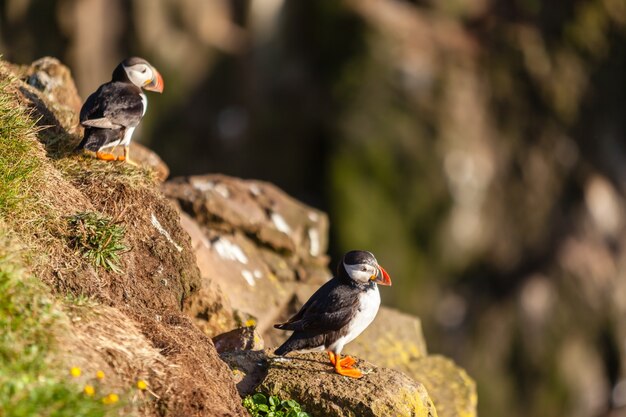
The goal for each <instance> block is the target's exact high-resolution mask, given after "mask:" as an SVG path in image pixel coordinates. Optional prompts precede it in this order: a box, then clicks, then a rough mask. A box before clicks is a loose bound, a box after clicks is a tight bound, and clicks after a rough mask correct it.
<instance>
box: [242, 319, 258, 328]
mask: <svg viewBox="0 0 626 417" xmlns="http://www.w3.org/2000/svg"><path fill="white" fill-rule="evenodd" d="M244 325H245V326H246V327H251V326H256V320H255V319H248V320H246V322H245V323H244Z"/></svg>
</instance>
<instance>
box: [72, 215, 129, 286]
mask: <svg viewBox="0 0 626 417" xmlns="http://www.w3.org/2000/svg"><path fill="white" fill-rule="evenodd" d="M68 225H69V236H68V238H69V241H70V245H71V246H72V247H74V248H75V249H77V250H78V251H80V252H81V253H82V254H83V256H84V257H85V258H87V259H89V261H90V262H91V263H92V264H93V265H94V266H95V267H101V268H104V269H106V270H107V271H113V272H115V273H118V274H119V273H121V272H122V270H121V267H120V258H119V255H120V254H122V253H124V252H126V251H127V248H126V246H124V244H123V239H124V234H125V232H126V230H125V229H124V227H122V226H120V225H119V224H117V223H116V222H115V221H114V220H113V219H111V218H109V217H105V216H102V215H100V214H98V213H93V212H86V213H78V214H75V215H73V216H70V217H69V218H68Z"/></svg>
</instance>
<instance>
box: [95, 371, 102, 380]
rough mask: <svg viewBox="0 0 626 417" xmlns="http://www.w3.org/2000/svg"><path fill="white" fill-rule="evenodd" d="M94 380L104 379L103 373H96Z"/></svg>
mask: <svg viewBox="0 0 626 417" xmlns="http://www.w3.org/2000/svg"><path fill="white" fill-rule="evenodd" d="M96 378H98V379H104V371H98V372H96Z"/></svg>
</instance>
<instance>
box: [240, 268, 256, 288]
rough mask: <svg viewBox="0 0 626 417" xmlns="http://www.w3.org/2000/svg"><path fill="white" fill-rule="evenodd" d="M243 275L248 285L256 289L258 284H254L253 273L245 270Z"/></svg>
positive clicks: (242, 272)
mask: <svg viewBox="0 0 626 417" xmlns="http://www.w3.org/2000/svg"><path fill="white" fill-rule="evenodd" d="M241 275H242V276H243V278H244V279H245V280H246V282H247V283H248V285H250V286H251V287H254V286H255V285H256V283H255V282H254V275H253V274H252V272H250V271H248V270H247V269H244V270H243V271H241Z"/></svg>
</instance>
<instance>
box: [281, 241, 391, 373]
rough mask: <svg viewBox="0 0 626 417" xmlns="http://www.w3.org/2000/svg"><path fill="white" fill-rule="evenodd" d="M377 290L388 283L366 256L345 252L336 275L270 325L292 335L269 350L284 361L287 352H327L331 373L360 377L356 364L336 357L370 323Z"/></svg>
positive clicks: (370, 256)
mask: <svg viewBox="0 0 626 417" xmlns="http://www.w3.org/2000/svg"><path fill="white" fill-rule="evenodd" d="M378 285H391V278H390V277H389V274H388V273H387V271H385V269H384V268H383V267H382V266H380V265H379V264H378V261H377V260H376V258H375V257H374V255H373V254H372V253H371V252H368V251H364V250H353V251H350V252H347V253H346V254H345V255H344V256H343V258H342V259H341V262H339V265H338V266H337V273H336V275H335V276H334V277H333V278H332V279H330V280H329V281H328V282H326V283H325V284H324V285H322V286H321V287H320V288H319V289H318V290H317V291H316V292H315V293H314V294H313V295H312V296H311V298H309V300H308V301H307V302H306V303H305V304H304V305H303V306H302V308H301V309H300V311H298V312H297V313H296V314H295V315H294V316H293V317H291V318H290V319H289V320H287V321H286V322H285V323H280V324H275V325H274V327H275V328H277V329H280V330H293V334H292V335H291V336H290V337H289V339H287V341H285V343H283V344H282V345H281V346H280V347H279V348H277V349H276V350H275V351H274V354H275V355H278V356H284V355H286V354H288V353H289V352H292V351H300V352H311V351H326V352H328V358H329V359H330V362H331V364H332V365H333V367H334V370H335V372H336V373H338V374H340V375H343V376H347V377H351V378H361V377H362V376H363V373H362V372H361V371H360V370H359V369H356V368H353V365H354V364H355V363H356V361H355V360H354V359H353V358H352V357H350V356H346V357H345V358H343V359H342V358H341V351H342V350H343V347H344V346H345V345H346V344H347V343H350V342H351V341H352V340H354V339H355V338H356V337H357V336H358V335H359V334H361V333H362V332H363V330H365V329H366V328H367V326H369V325H370V323H372V321H373V320H374V317H376V313H378V308H379V307H380V293H379V291H378Z"/></svg>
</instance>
